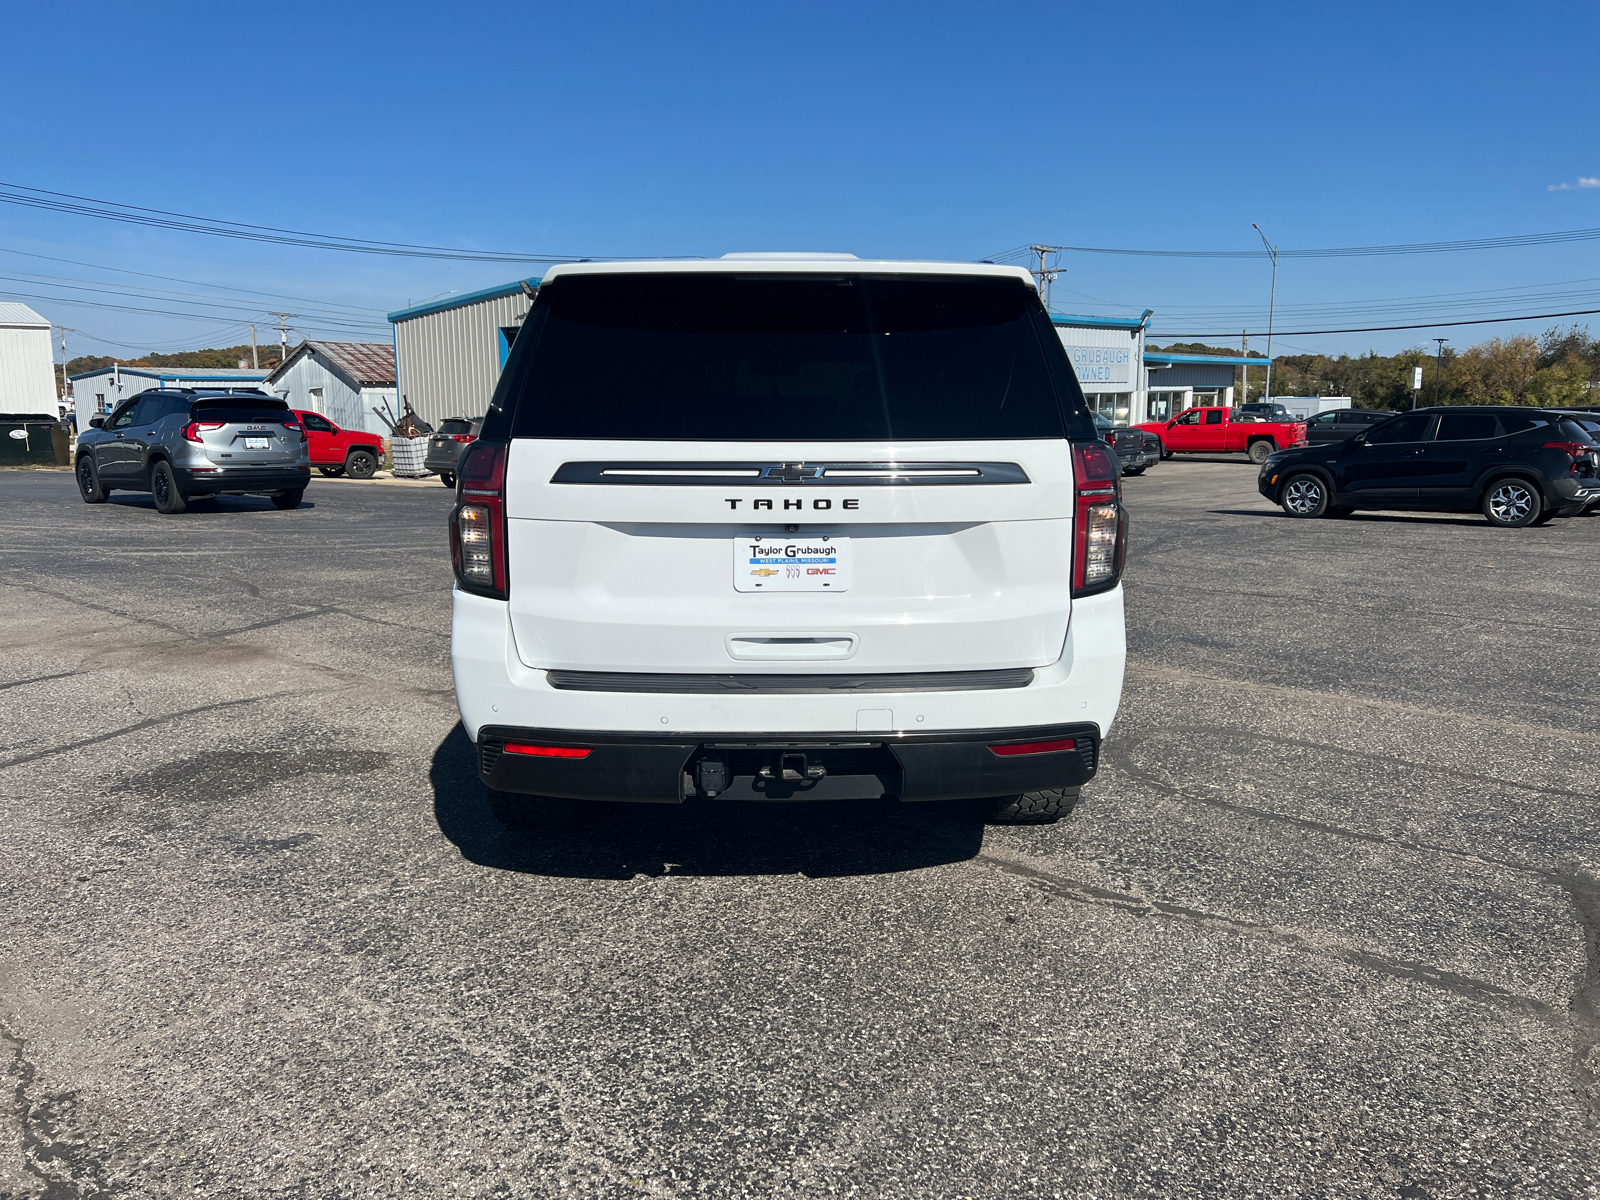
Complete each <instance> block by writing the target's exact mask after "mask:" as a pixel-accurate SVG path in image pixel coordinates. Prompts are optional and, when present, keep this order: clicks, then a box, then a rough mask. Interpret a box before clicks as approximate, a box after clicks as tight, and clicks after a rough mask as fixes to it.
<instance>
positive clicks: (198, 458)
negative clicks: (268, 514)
mask: <svg viewBox="0 0 1600 1200" xmlns="http://www.w3.org/2000/svg"><path fill="white" fill-rule="evenodd" d="M90 424H91V425H92V426H93V428H91V429H89V430H87V431H85V432H84V433H83V434H82V435H81V436H80V437H79V438H78V448H77V457H76V459H75V462H74V466H75V468H76V470H77V476H78V490H79V492H81V493H82V494H83V501H84V503H85V504H104V503H105V502H106V496H107V495H108V494H109V493H111V492H113V491H137V492H149V493H150V494H151V496H152V497H153V498H154V500H155V503H156V511H157V512H162V513H180V512H182V511H183V510H184V509H185V508H187V507H188V504H189V501H191V500H209V499H210V498H211V497H213V496H219V495H233V496H238V495H256V496H270V497H271V498H272V503H273V506H274V507H276V508H296V507H298V506H299V504H300V499H301V496H302V495H303V493H304V492H305V489H306V484H308V483H309V482H311V458H310V448H309V447H308V445H307V444H306V434H305V430H304V429H303V428H301V425H300V421H299V418H297V417H296V416H295V414H294V413H292V412H290V411H289V406H288V405H287V404H285V403H284V402H283V401H282V400H279V399H277V398H275V397H272V396H268V395H266V394H264V393H262V392H253V391H252V392H205V391H191V390H189V389H183V390H175V389H165V388H162V389H156V390H153V391H148V392H140V393H139V394H138V395H137V396H131V397H129V398H128V399H127V400H126V401H124V402H123V403H122V404H121V405H119V406H118V407H117V409H116V410H115V411H114V412H112V413H111V414H110V415H109V416H106V417H95V418H93V419H92V420H91V421H90Z"/></svg>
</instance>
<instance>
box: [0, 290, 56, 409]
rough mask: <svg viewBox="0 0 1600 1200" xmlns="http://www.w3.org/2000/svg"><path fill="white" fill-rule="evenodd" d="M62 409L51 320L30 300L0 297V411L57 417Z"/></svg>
mask: <svg viewBox="0 0 1600 1200" xmlns="http://www.w3.org/2000/svg"><path fill="white" fill-rule="evenodd" d="M60 411H61V410H60V407H59V405H58V404H57V400H56V369H55V360H54V358H53V357H52V355H51V353H50V322H49V321H46V320H45V319H44V318H43V317H41V316H40V315H39V314H38V313H36V312H34V311H33V309H31V308H29V307H28V306H27V305H26V304H16V303H13V302H11V301H9V300H5V301H0V413H5V414H8V415H9V414H13V413H15V414H19V415H20V414H22V413H31V414H34V415H38V416H48V417H54V416H55V415H56V414H57V413H58V412H60Z"/></svg>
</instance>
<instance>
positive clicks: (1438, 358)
mask: <svg viewBox="0 0 1600 1200" xmlns="http://www.w3.org/2000/svg"><path fill="white" fill-rule="evenodd" d="M1433 340H1434V341H1436V342H1438V343H1439V350H1438V352H1437V353H1436V354H1435V355H1434V356H1433V402H1434V404H1438V403H1439V382H1440V380H1441V379H1442V378H1443V373H1444V344H1445V343H1446V342H1448V341H1449V340H1450V339H1449V338H1442V337H1436V338H1434V339H1433Z"/></svg>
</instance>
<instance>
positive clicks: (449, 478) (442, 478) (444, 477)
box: [439, 471, 456, 487]
mask: <svg viewBox="0 0 1600 1200" xmlns="http://www.w3.org/2000/svg"><path fill="white" fill-rule="evenodd" d="M439 482H440V483H442V484H444V485H445V487H455V485H456V477H455V476H454V475H452V474H451V473H450V472H449V471H440V472H439Z"/></svg>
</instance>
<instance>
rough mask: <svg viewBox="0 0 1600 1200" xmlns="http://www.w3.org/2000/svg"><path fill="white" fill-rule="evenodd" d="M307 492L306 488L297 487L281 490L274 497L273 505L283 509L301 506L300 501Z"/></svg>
mask: <svg viewBox="0 0 1600 1200" xmlns="http://www.w3.org/2000/svg"><path fill="white" fill-rule="evenodd" d="M305 494H306V490H305V488H295V489H294V490H293V491H289V492H279V493H278V494H277V495H276V496H274V497H273V498H272V507H273V508H277V509H283V510H288V509H291V508H299V507H300V501H301V499H302V498H303V497H304V496H305Z"/></svg>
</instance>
